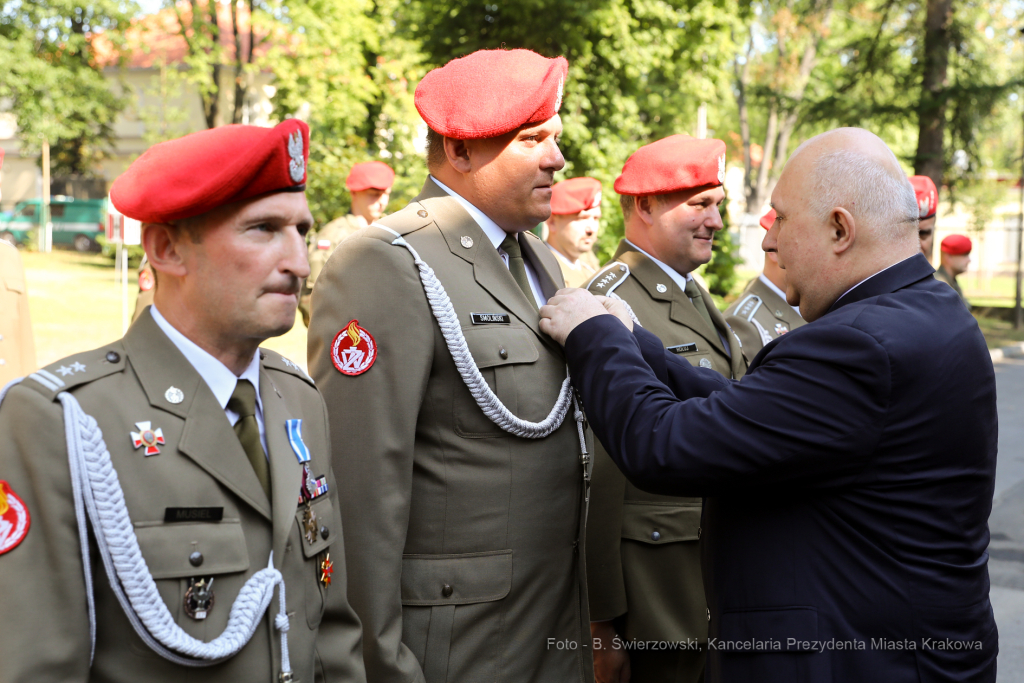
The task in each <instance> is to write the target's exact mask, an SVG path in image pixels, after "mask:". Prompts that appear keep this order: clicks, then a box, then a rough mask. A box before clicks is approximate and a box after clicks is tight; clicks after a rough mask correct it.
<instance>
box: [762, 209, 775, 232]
mask: <svg viewBox="0 0 1024 683" xmlns="http://www.w3.org/2000/svg"><path fill="white" fill-rule="evenodd" d="M774 224H775V209H768V213H766V214H765V215H763V216H761V227H762V228H764V229H765V230H771V229H772V226H773V225H774Z"/></svg>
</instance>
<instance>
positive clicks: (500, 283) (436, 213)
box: [419, 179, 549, 344]
mask: <svg viewBox="0 0 1024 683" xmlns="http://www.w3.org/2000/svg"><path fill="white" fill-rule="evenodd" d="M427 185H429V186H431V187H433V188H435V189H436V190H437V192H439V193H440V196H438V195H437V194H435V193H428V191H427V189H428V188H427V187H426V186H425V187H424V192H422V193H421V194H420V197H421V199H420V200H419V202H420V204H423V205H424V206H425V207H426V209H427V211H428V212H429V214H430V217H431V218H433V219H434V222H435V224H436V225H437V227H438V229H439V230H440V231H441V235H442V236H443V237H444V239H445V243H446V244H447V245H448V249H449V250H450V251H451V252H452V254H454V255H455V256H458V257H459V258H461V259H463V260H464V261H468V262H469V263H472V264H473V276H474V278H475V279H476V281H477V283H478V284H479V285H480V286H481V287H483V288H484V289H486V290H487V291H488V292H489V293H490V294H491V296H493V297H494V298H495V299H497V300H498V301H499V302H501V304H502V305H503V306H505V308H507V309H508V310H509V311H510V312H511V313H512V314H513V315H514V316H516V317H517V318H519V320H521V321H522V322H523V323H524V324H525V325H526V326H527V327H529V328H530V329H531V330H533V332H534V334H536V335H537V337H538V338H540V339H541V340H545V339H546V335H544V334H542V333H541V331H540V316H539V315H538V314H537V311H536V309H535V308H534V307H533V306H532V305H531V304H530V302H529V300H527V298H526V294H525V293H524V292H523V290H521V289H519V285H518V284H516V281H515V280H514V279H513V278H512V273H510V272H509V270H508V266H506V265H505V262H504V261H503V260H502V258H501V256H499V255H498V250H497V249H495V248H494V245H493V244H491V240H490V239H488V238H487V235H486V233H484V231H483V228H481V227H480V226H479V225H477V223H476V221H475V220H473V217H472V216H470V215H469V214H468V213H467V212H466V210H465V209H463V208H462V205H461V204H459V202H458V201H457V200H455V199H454V198H453V197H451V196H450V195H448V193H446V192H444V191H443V190H441V189H440V188H438V187H437V186H436V185H434V183H433V182H431V181H430V180H429V179H428V180H427ZM463 237H469V238H470V239H472V240H473V242H472V246H471V247H468V248H467V247H465V246H463V244H462V238H463ZM524 241H525V240H524ZM520 244H522V242H520ZM531 256H534V255H533V254H531ZM438 278H439V279H441V283H442V284H444V279H443V278H441V276H440V275H439V276H438ZM545 343H546V344H547V343H549V342H548V341H545Z"/></svg>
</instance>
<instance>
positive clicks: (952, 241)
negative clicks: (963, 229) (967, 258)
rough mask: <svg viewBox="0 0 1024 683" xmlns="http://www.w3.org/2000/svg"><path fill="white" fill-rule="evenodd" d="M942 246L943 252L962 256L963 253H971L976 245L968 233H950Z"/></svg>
mask: <svg viewBox="0 0 1024 683" xmlns="http://www.w3.org/2000/svg"><path fill="white" fill-rule="evenodd" d="M941 248H942V253H943V254H949V255H951V256H962V255H963V254H970V253H971V249H973V248H974V245H973V244H971V238H970V237H968V236H967V235H950V236H949V237H947V238H946V239H944V240H942V246H941Z"/></svg>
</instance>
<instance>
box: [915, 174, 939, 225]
mask: <svg viewBox="0 0 1024 683" xmlns="http://www.w3.org/2000/svg"><path fill="white" fill-rule="evenodd" d="M910 184H911V185H913V186H914V194H915V195H917V208H918V209H920V216H919V218H920V219H921V220H924V219H925V218H931V217H932V216H934V215H935V212H936V211H938V210H939V191H938V190H936V189H935V183H933V182H932V179H931V178H929V177H928V176H926V175H912V176H910Z"/></svg>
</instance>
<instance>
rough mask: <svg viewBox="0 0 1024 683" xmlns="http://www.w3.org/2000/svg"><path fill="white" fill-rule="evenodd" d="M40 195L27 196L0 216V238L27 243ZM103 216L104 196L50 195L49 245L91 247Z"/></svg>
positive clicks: (37, 222)
mask: <svg viewBox="0 0 1024 683" xmlns="http://www.w3.org/2000/svg"><path fill="white" fill-rule="evenodd" d="M41 214H42V200H41V199H27V200H25V201H21V202H18V203H17V204H16V205H15V206H14V215H13V216H10V217H7V218H0V239H2V240H6V241H8V242H10V243H11V244H28V241H29V239H30V237H29V234H30V231H31V230H34V229H36V228H38V227H40V220H41ZM106 218H107V200H106V199H74V198H72V197H63V196H59V195H58V196H55V197H53V198H51V199H50V222H51V223H52V224H53V245H54V246H58V245H66V246H70V247H72V248H74V249H75V250H76V251H94V250H96V249H97V248H98V247H99V245H98V244H97V242H96V238H97V237H98V236H99V235H101V234H103V229H104V225H105V223H106Z"/></svg>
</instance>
